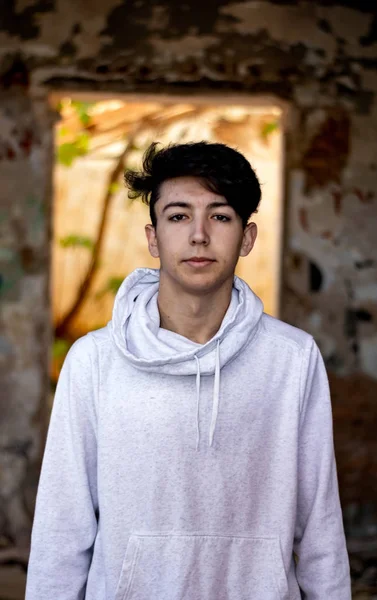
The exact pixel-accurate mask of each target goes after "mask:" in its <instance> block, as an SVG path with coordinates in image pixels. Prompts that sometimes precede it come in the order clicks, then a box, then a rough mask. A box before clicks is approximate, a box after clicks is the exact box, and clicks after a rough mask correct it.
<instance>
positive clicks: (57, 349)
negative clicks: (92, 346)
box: [52, 338, 71, 358]
mask: <svg viewBox="0 0 377 600" xmlns="http://www.w3.org/2000/svg"><path fill="white" fill-rule="evenodd" d="M70 347H71V344H70V343H69V342H68V341H67V340H65V339H63V338H55V339H54V341H53V344H52V357H53V358H64V356H65V355H66V354H67V352H68V350H69V349H70Z"/></svg>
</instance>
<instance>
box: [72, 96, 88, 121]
mask: <svg viewBox="0 0 377 600" xmlns="http://www.w3.org/2000/svg"><path fill="white" fill-rule="evenodd" d="M72 106H73V107H74V108H75V110H76V112H77V115H78V117H79V119H80V121H81V123H82V124H83V125H84V127H87V125H89V123H90V120H91V116H90V113H89V110H90V108H91V107H92V106H93V102H78V101H76V100H74V101H73V102H72Z"/></svg>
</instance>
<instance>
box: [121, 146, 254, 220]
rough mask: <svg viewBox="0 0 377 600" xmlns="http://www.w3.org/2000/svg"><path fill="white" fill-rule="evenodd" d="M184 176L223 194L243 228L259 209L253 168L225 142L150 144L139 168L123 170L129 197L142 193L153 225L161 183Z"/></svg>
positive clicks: (135, 196)
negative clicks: (196, 179) (160, 145)
mask: <svg viewBox="0 0 377 600" xmlns="http://www.w3.org/2000/svg"><path fill="white" fill-rule="evenodd" d="M184 176H191V177H198V178H200V179H202V181H203V185H204V186H205V187H206V188H207V189H208V190H210V191H211V192H214V193H215V194H218V195H219V196H223V197H224V198H225V199H226V200H227V202H228V204H229V205H230V206H231V207H232V208H233V209H234V210H235V211H236V213H237V214H238V215H239V216H240V218H241V220H242V224H243V227H246V225H247V222H248V220H249V218H250V217H251V215H252V214H253V213H254V212H256V211H257V209H258V205H259V202H260V199H261V188H260V184H259V181H258V178H257V176H256V174H255V171H254V170H253V168H252V167H251V165H250V163H249V162H248V161H247V160H246V158H245V157H244V156H243V155H242V154H241V153H240V152H238V151H237V150H234V149H233V148H230V147H229V146H226V145H225V144H213V143H210V142H204V141H203V142H192V143H188V144H171V145H169V146H167V147H166V148H162V149H158V144H157V143H153V144H151V145H150V146H149V148H148V149H147V151H146V152H145V154H144V158H143V169H142V171H131V170H129V171H126V173H125V175H124V179H125V182H126V185H127V186H128V188H129V192H128V196H129V198H132V199H134V198H138V197H140V196H141V198H142V200H143V202H144V203H145V204H147V205H148V206H149V212H150V217H151V221H152V224H153V226H154V227H156V224H157V220H156V213H155V209H154V205H155V204H156V202H157V200H158V198H159V190H160V186H161V184H162V183H163V182H164V181H167V180H168V179H173V178H176V177H184Z"/></svg>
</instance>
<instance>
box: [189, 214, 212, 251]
mask: <svg viewBox="0 0 377 600" xmlns="http://www.w3.org/2000/svg"><path fill="white" fill-rule="evenodd" d="M190 244H191V245H193V246H197V245H199V244H202V245H203V246H208V244H209V234H208V231H207V226H206V222H205V219H201V218H198V219H193V221H192V229H191V232H190Z"/></svg>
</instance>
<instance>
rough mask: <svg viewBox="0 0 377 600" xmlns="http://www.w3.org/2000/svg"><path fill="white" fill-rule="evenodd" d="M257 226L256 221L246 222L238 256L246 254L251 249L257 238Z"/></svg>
mask: <svg viewBox="0 0 377 600" xmlns="http://www.w3.org/2000/svg"><path fill="white" fill-rule="evenodd" d="M257 234H258V227H257V224H256V223H248V224H247V225H246V227H245V229H244V232H243V238H242V244H241V249H240V256H247V255H248V254H250V252H251V251H252V249H253V246H254V244H255V240H256V239H257Z"/></svg>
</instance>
